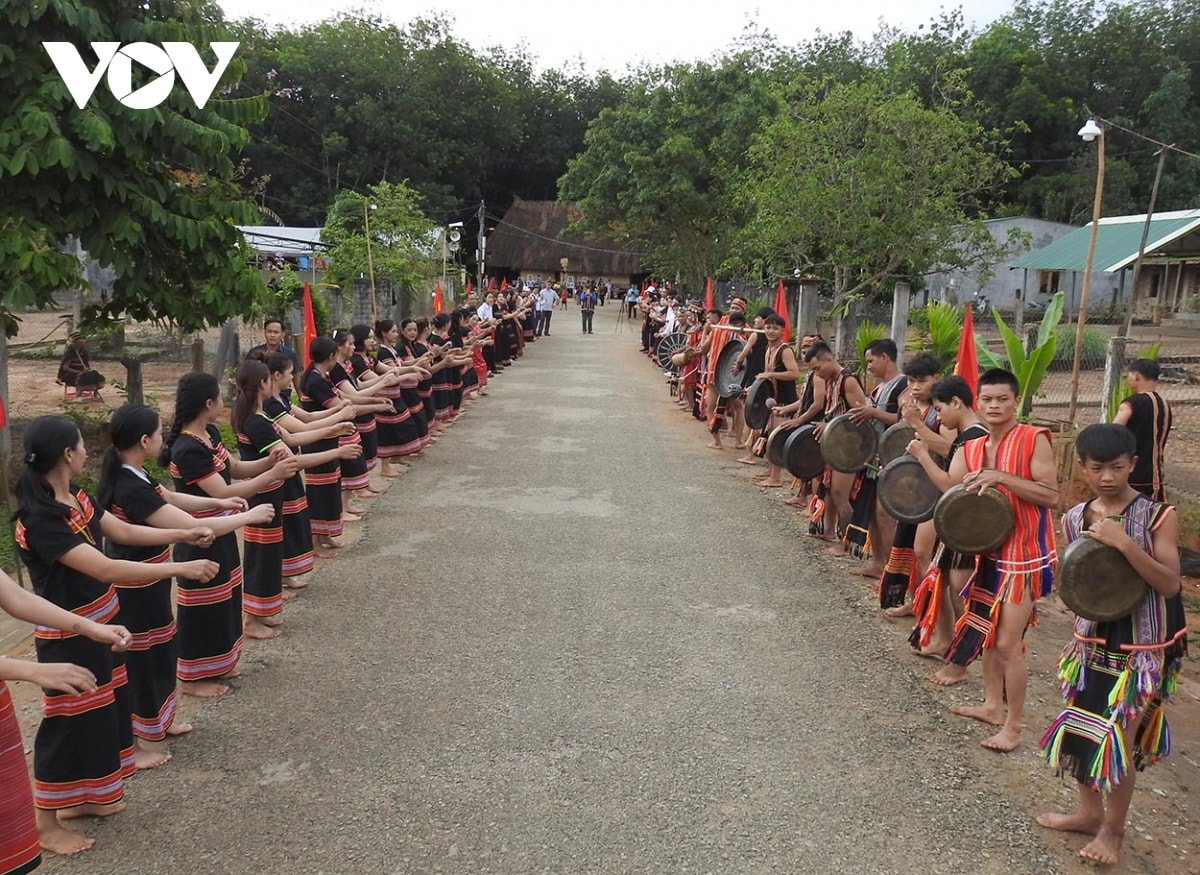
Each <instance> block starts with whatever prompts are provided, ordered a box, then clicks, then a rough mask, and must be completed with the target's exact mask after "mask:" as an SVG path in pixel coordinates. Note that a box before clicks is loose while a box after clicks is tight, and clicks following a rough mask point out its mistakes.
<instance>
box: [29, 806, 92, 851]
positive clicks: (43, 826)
mask: <svg viewBox="0 0 1200 875" xmlns="http://www.w3.org/2000/svg"><path fill="white" fill-rule="evenodd" d="M43 814H49V815H50V816H51V818H53V819H54V822H53V823H52V824H49V823H45V821H46V818H45V817H43ZM38 843H39V844H40V845H41V846H42V850H43V851H49V852H50V853H52V854H58V855H59V856H62V857H66V856H70V855H71V854H78V853H79V852H80V851H86V850H87V849H88V848H90V847H91V846H92V845H94V844H96V840H95V839H90V838H88V837H87V836H81V835H80V834H79V833H77V832H75V831H74V830H71V829H67V828H66V827H65V826H62V825H61V824H60V823H59V822H58V820H57V818H54V812H53V811H49V812H45V811H42V810H40V809H39V811H38Z"/></svg>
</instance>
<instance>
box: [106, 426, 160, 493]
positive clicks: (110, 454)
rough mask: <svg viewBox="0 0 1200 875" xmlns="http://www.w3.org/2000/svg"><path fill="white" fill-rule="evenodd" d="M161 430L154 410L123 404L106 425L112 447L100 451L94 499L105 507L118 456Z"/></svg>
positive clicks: (114, 485)
mask: <svg viewBox="0 0 1200 875" xmlns="http://www.w3.org/2000/svg"><path fill="white" fill-rule="evenodd" d="M161 427H162V418H161V417H160V416H159V415H158V411H157V410H152V409H151V408H149V407H146V406H145V405H144V404H126V405H125V406H124V407H122V408H121V409H120V410H118V411H117V412H116V413H114V414H113V417H112V419H111V420H109V423H108V436H109V437H110V438H112V444H111V446H109V448H108V449H107V450H105V451H104V459H103V461H101V463H100V485H99V486H98V487H97V489H96V500H97V501H99V502H100V506H101V507H104V508H107V507H108V505H109V504H110V503H111V502H112V498H113V490H115V489H116V488H117V473H118V472H119V471H120V470H121V453H123V452H125V451H126V450H132V449H133V448H134V447H136V446H137V445H138V444H139V443H141V441H142V438H144V437H149V436H150V435H152V434H154V432H156V431H158V429H160V428H161Z"/></svg>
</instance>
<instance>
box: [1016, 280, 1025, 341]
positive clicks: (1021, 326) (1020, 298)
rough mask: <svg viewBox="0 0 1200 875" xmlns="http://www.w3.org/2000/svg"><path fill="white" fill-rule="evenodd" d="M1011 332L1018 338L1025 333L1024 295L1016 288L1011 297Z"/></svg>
mask: <svg viewBox="0 0 1200 875" xmlns="http://www.w3.org/2000/svg"><path fill="white" fill-rule="evenodd" d="M1013 323H1014V327H1013V331H1015V332H1016V333H1017V337H1020V336H1021V335H1022V334H1024V333H1025V293H1024V291H1023V290H1022V289H1021V288H1020V287H1019V286H1018V287H1017V290H1016V292H1015V294H1014V295H1013Z"/></svg>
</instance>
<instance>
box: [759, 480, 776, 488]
mask: <svg viewBox="0 0 1200 875" xmlns="http://www.w3.org/2000/svg"><path fill="white" fill-rule="evenodd" d="M754 485H755V486H761V487H762V488H763V489H779V488H781V487H782V486H783V484H782V483H780V482H778V481H776V480H756V481H755V482H754Z"/></svg>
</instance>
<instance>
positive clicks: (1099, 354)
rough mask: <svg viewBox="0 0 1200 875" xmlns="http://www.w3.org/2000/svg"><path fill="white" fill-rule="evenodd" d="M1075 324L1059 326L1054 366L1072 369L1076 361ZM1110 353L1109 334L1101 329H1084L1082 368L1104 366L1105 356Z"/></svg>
mask: <svg viewBox="0 0 1200 875" xmlns="http://www.w3.org/2000/svg"><path fill="white" fill-rule="evenodd" d="M1076 331H1077V328H1076V326H1075V325H1074V324H1071V325H1060V326H1058V330H1057V333H1058V348H1057V349H1055V350H1054V359H1053V362H1054V365H1055V366H1056V367H1067V368H1069V367H1071V364H1072V363H1073V362H1074V361H1075V334H1076ZM1107 353H1108V334H1107V333H1106V332H1104V331H1103V330H1101V329H1099V328H1084V329H1083V349H1082V351H1081V353H1080V358H1079V362H1080V366H1081V367H1088V366H1099V365H1103V364H1104V356H1105V355H1107Z"/></svg>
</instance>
